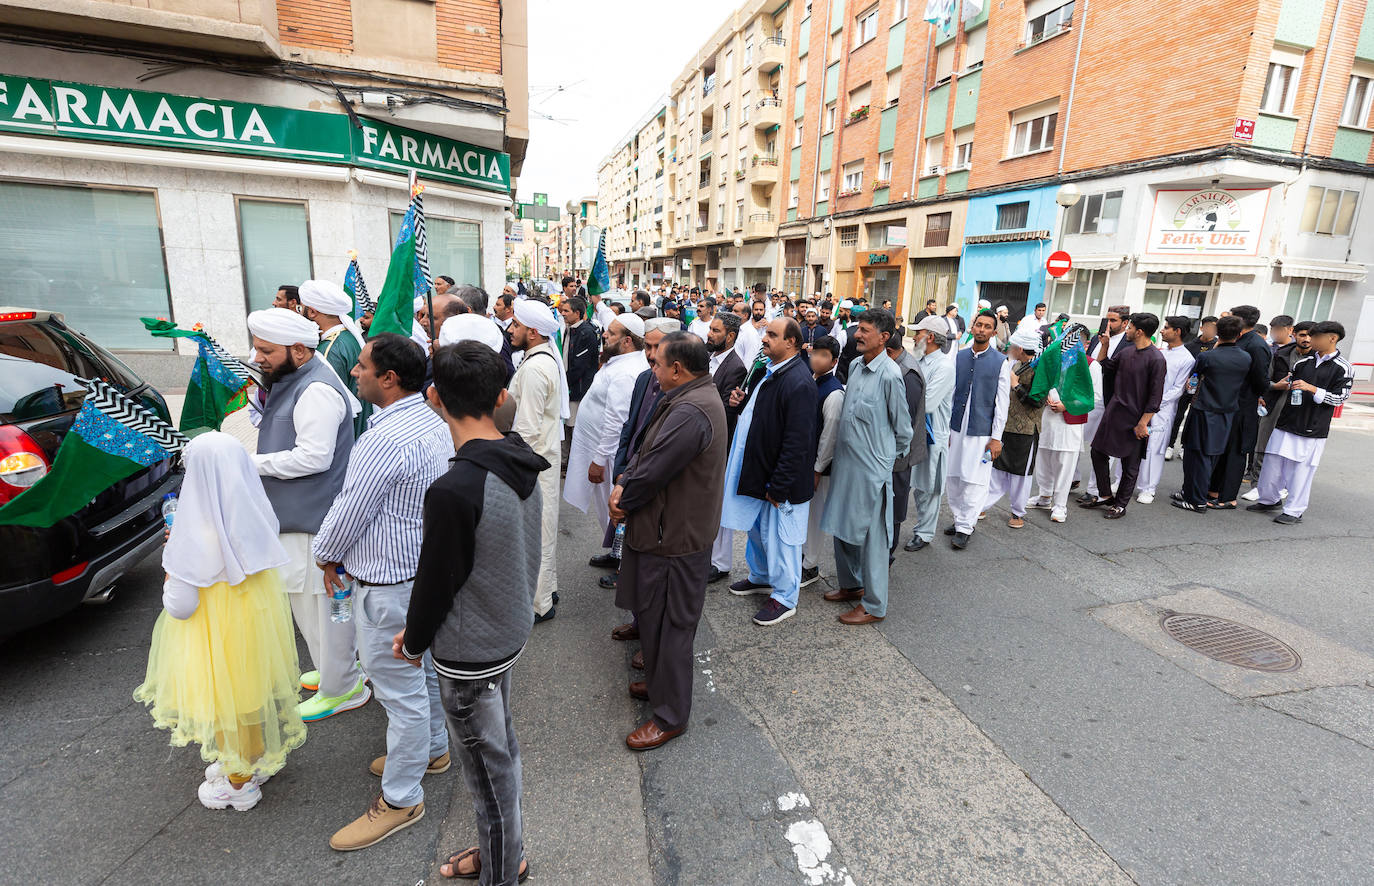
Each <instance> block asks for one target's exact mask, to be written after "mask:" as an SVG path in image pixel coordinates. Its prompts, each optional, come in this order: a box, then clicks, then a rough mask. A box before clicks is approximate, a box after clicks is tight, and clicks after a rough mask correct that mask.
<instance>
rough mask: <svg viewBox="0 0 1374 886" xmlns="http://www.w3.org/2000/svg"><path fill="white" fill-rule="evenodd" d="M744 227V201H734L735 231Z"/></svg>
mask: <svg viewBox="0 0 1374 886" xmlns="http://www.w3.org/2000/svg"><path fill="white" fill-rule="evenodd" d="M742 227H744V201H743V200H736V201H735V230H739V229H740V228H742Z"/></svg>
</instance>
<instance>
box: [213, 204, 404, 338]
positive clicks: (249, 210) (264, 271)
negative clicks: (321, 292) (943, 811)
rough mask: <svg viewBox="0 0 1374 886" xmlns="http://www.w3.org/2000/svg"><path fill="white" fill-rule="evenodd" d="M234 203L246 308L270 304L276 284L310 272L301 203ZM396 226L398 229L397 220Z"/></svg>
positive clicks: (393, 234) (308, 236)
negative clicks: (237, 220) (236, 213)
mask: <svg viewBox="0 0 1374 886" xmlns="http://www.w3.org/2000/svg"><path fill="white" fill-rule="evenodd" d="M237 203H238V216H239V241H240V246H241V248H242V250H243V277H244V280H243V282H244V288H245V293H246V295H247V297H248V310H250V311H257V310H261V309H263V308H270V307H272V298H273V296H275V295H276V294H277V287H278V286H280V285H281V284H282V283H283V282H289V281H291V280H295V279H296V277H297V276H299V275H300V274H301V273H302V272H305V273H310V272H311V263H310V228H309V224H308V222H307V219H306V209H305V204H304V203H293V202H282V201H276V200H239V201H237ZM396 228H397V230H399V229H400V225H399V222H398V223H397V226H396ZM426 232H428V228H426ZM392 240H393V241H394V240H395V231H393V232H392ZM303 279H308V278H303Z"/></svg>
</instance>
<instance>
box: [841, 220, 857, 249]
mask: <svg viewBox="0 0 1374 886" xmlns="http://www.w3.org/2000/svg"><path fill="white" fill-rule="evenodd" d="M837 230H838V231H839V235H840V248H841V249H852V248H854V247H855V246H858V245H859V226H858V225H849V226H848V227H844V228H839V229H837Z"/></svg>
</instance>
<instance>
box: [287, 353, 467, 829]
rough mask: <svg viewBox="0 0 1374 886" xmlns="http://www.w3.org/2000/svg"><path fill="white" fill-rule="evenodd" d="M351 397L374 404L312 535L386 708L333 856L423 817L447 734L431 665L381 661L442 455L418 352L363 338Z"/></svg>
mask: <svg viewBox="0 0 1374 886" xmlns="http://www.w3.org/2000/svg"><path fill="white" fill-rule="evenodd" d="M353 377H354V378H355V379H357V381H358V395H359V396H360V397H361V398H362V399H364V400H366V401H368V402H369V403H372V404H373V405H374V406H376V407H377V411H376V412H374V413H373V415H372V418H371V420H370V421H369V423H368V429H367V430H366V431H364V432H363V435H362V436H361V437H359V438H358V441H357V442H356V443H355V444H354V445H353V452H352V455H351V456H350V457H349V460H348V473H347V474H346V476H345V478H344V485H343V491H342V492H340V493H339V497H338V498H337V499H335V500H334V504H333V505H332V506H330V508H329V513H328V514H326V515H325V518H324V523H323V525H321V527H320V531H319V534H318V535H316V536H315V547H314V551H315V559H316V561H317V562H319V564H320V568H321V569H323V570H324V574H325V583H326V584H329V585H331V590H332V585H334V584H336V583H337V582H339V581H340V579H339V577H338V574H337V572H336V570H337V568H338V567H340V566H342V567H343V570H344V572H345V574H346V575H347V577H348V578H350V579H351V580H352V581H353V583H354V596H353V618H354V623H355V624H356V625H357V641H358V656H359V658H360V659H361V660H362V664H363V668H364V670H366V672H367V674H368V676H369V677H371V679H372V686H373V689H374V691H375V692H376V694H377V697H378V698H379V699H381V702H382V706H383V707H384V708H386V713H387V732H386V755H385V756H383V757H379V758H378V759H376V760H374V761H372V765H371V767H370V768H371V771H372V773H373V774H374V775H379V776H381V779H382V791H381V796H379V797H378V798H377V799H376V801H374V802H373V804H372V806H371V807H370V808H369V809H368V811H367V812H366V813H365V814H364V815H363V816H361V817H360V818H358V819H357V820H356V821H354V822H353V823H352V824H350V825H348V826H346V827H344V828H343V829H342V830H340V831H338V832H337V833H335V834H334V836H333V837H332V838H331V839H330V841H329V845H330V846H332V847H334V848H335V849H338V850H343V851H347V850H351V849H362V848H364V847H367V846H371V845H372V844H374V843H376V842H378V841H380V840H382V839H384V838H386V837H388V836H390V835H391V834H393V833H395V832H396V831H398V830H401V829H402V828H405V827H408V826H410V825H411V824H414V823H415V822H416V821H418V820H419V819H420V818H421V817H422V816H423V815H424V814H425V805H424V791H423V790H422V789H421V787H420V779H421V778H422V777H423V776H424V775H425V773H426V772H443V771H445V770H447V769H448V768H449V765H450V758H449V751H448V731H447V730H446V728H445V726H444V710H443V706H442V704H441V702H440V699H439V683H438V677H437V676H436V674H435V672H434V663H433V661H432V660H431V659H430V658H429V656H426V657H425V661H424V667H423V668H413V667H410V666H408V665H406V664H405V663H403V662H399V661H397V660H396V659H395V658H393V657H392V654H391V652H392V650H391V645H392V638H393V637H394V636H395V635H396V632H397V631H399V630H401V629H403V628H404V627H405V620H406V610H407V609H408V607H409V606H410V594H411V587H412V584H413V583H414V579H415V571H416V565H417V564H418V563H419V560H420V537H421V525H422V520H423V516H424V500H425V491H426V490H427V489H429V486H430V484H431V483H433V482H434V480H435V479H436V478H438V477H439V476H440V475H442V474H443V473H444V471H445V470H446V469H447V467H448V460H449V459H450V458H452V457H453V440H452V438H451V437H450V436H449V433H448V428H447V427H446V426H445V425H444V422H443V420H442V419H440V418H439V416H437V415H435V413H434V411H433V410H431V409H430V408H429V406H428V405H427V404H426V403H425V401H424V398H423V397H421V396H420V394H419V390H420V388H421V386H422V385H423V383H424V378H425V356H424V353H423V352H422V351H421V350H420V348H419V346H418V345H416V344H415V343H414V342H413V341H410V340H409V339H407V338H406V337H404V336H400V335H395V334H392V333H387V334H383V335H378V336H376V337H374V338H372V339H371V340H370V341H368V343H367V345H366V347H364V348H363V350H362V353H361V354H359V355H358V363H357V365H356V366H354V367H353Z"/></svg>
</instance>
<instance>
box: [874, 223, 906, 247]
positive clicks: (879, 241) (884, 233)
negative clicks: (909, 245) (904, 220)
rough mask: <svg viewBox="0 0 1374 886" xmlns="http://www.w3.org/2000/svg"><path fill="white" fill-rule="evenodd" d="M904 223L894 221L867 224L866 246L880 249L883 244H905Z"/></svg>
mask: <svg viewBox="0 0 1374 886" xmlns="http://www.w3.org/2000/svg"><path fill="white" fill-rule="evenodd" d="M905 245H906V225H904V224H899V223H896V222H884V223H882V224H876V225H869V226H868V247H869V248H870V249H881V248H883V247H884V246H905Z"/></svg>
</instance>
